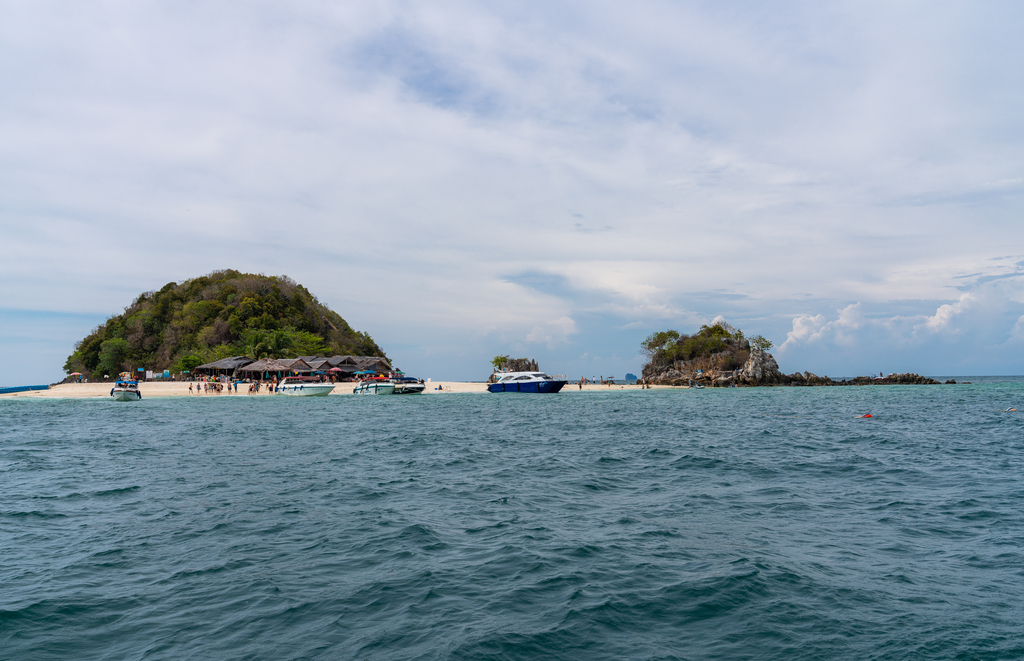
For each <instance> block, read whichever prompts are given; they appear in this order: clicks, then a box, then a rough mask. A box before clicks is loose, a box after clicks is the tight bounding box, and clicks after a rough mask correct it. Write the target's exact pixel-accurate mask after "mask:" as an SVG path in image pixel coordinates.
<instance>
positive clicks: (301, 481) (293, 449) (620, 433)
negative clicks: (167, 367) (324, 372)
mask: <svg viewBox="0 0 1024 661" xmlns="http://www.w3.org/2000/svg"><path fill="white" fill-rule="evenodd" d="M1022 405H1024V384H1022V383H1019V382H1017V383H982V384H975V385H970V386H930V387H929V386H917V387H914V386H904V387H893V386H889V387H863V388H816V389H815V388H807V389H796V388H794V389H788V388H775V389H734V390H704V391H673V392H664V391H635V392H613V393H578V392H577V393H573V392H565V393H561V394H558V395H554V396H543V395H541V396H530V395H525V396H524V395H487V394H480V395H451V396H421V397H404V398H403V397H390V398H389V397H329V398H316V399H297V398H285V397H279V398H246V397H238V398H230V399H229V398H216V399H214V398H208V399H203V398H195V399H188V398H168V399H156V398H153V399H145V400H143V401H142V402H140V403H138V404H116V403H113V402H109V401H105V400H104V401H82V400H77V401H75V400H49V401H47V400H35V401H30V400H4V401H0V557H2V559H3V561H2V564H0V585H2V589H0V658H3V659H26V660H31V659H185V658H189V659H348V658H353V659H423V658H427V659H430V658H442V659H537V658H552V659H586V660H588V661H594V660H597V659H1011V658H1021V657H1024V474H1022V468H1024V433H1022V432H1024V417H1022V416H1024V413H1006V412H1002V411H1000V409H1005V408H1007V407H1008V406H1016V407H1018V408H1022V409H1024V406H1022ZM865 412H870V413H872V414H873V415H874V416H875V417H874V418H872V419H855V418H854V416H855V415H858V414H860V413H865Z"/></svg>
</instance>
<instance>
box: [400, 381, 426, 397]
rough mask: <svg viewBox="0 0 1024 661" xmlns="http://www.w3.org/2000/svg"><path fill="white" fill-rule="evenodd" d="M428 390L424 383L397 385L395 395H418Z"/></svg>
mask: <svg viewBox="0 0 1024 661" xmlns="http://www.w3.org/2000/svg"><path fill="white" fill-rule="evenodd" d="M426 389H427V386H426V384H424V383H396V384H395V390H394V392H393V393H392V394H393V395H418V394H420V393H421V392H423V391H424V390H426Z"/></svg>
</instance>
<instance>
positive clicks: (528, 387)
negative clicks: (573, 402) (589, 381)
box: [487, 381, 568, 393]
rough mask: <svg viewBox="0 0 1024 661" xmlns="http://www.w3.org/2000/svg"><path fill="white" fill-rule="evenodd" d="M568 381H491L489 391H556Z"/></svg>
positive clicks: (488, 386)
mask: <svg viewBox="0 0 1024 661" xmlns="http://www.w3.org/2000/svg"><path fill="white" fill-rule="evenodd" d="M566 383H568V381H512V382H510V383H491V384H488V385H487V390H488V391H489V392H532V393H556V392H558V391H559V390H561V389H562V388H563V387H564V386H565V384H566Z"/></svg>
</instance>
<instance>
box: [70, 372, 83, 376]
mask: <svg viewBox="0 0 1024 661" xmlns="http://www.w3.org/2000/svg"><path fill="white" fill-rule="evenodd" d="M68 376H82V373H81V372H72V373H71V374H68Z"/></svg>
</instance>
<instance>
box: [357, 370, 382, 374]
mask: <svg viewBox="0 0 1024 661" xmlns="http://www.w3.org/2000/svg"><path fill="white" fill-rule="evenodd" d="M376 373H377V372H375V371H374V370H361V371H359V372H353V374H376Z"/></svg>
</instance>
